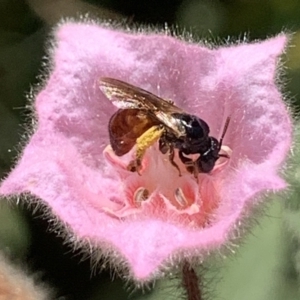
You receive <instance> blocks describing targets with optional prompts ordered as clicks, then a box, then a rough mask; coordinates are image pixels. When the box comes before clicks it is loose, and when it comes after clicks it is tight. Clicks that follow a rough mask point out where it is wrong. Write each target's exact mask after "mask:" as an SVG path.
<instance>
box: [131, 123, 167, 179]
mask: <svg viewBox="0 0 300 300" xmlns="http://www.w3.org/2000/svg"><path fill="white" fill-rule="evenodd" d="M163 132H164V128H163V127H162V126H159V125H158V126H152V127H151V128H149V129H148V130H147V131H145V132H144V133H143V134H142V135H141V136H140V137H138V138H137V140H136V153H135V159H134V160H132V161H131V162H130V163H129V165H128V166H127V169H128V170H129V171H131V172H137V173H138V174H139V175H141V174H140V170H141V167H142V159H143V156H144V155H145V152H146V150H147V149H148V148H149V147H150V146H152V145H153V144H154V143H155V142H156V141H157V140H158V139H159V138H160V137H161V135H162V134H163Z"/></svg>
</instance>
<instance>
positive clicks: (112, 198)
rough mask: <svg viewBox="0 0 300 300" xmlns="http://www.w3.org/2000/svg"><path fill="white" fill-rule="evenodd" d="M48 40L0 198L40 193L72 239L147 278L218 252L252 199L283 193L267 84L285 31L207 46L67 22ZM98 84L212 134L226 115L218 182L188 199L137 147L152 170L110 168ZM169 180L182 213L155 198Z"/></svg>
mask: <svg viewBox="0 0 300 300" xmlns="http://www.w3.org/2000/svg"><path fill="white" fill-rule="evenodd" d="M55 38H56V44H55V46H53V51H52V55H51V56H52V57H51V61H52V63H53V66H52V68H51V72H50V75H49V79H48V80H47V82H46V84H45V86H44V88H43V89H42V90H41V91H40V92H39V93H38V95H37V96H36V100H35V102H34V109H35V110H36V113H37V116H38V126H37V129H36V132H35V133H34V134H33V136H32V137H31V139H30V141H29V143H28V145H27V146H26V147H25V149H24V152H23V154H22V156H21V158H20V160H19V162H18V164H17V165H16V167H15V169H14V170H13V171H12V172H11V173H10V175H9V176H8V177H7V178H6V179H5V180H4V181H3V183H2V185H1V188H0V193H1V194H2V195H6V196H8V195H14V194H20V193H27V192H29V193H31V194H33V195H35V196H37V197H39V198H40V199H41V200H42V201H43V202H45V203H46V204H47V205H48V206H49V207H50V208H51V210H52V212H53V214H54V215H56V216H58V217H59V219H60V220H61V221H62V222H63V223H64V224H67V225H68V228H70V229H71V230H72V232H73V233H74V235H75V236H76V239H78V240H82V239H83V240H86V241H89V242H90V243H91V244H92V245H93V246H95V249H98V248H100V249H101V251H102V253H103V255H108V256H110V257H111V261H112V263H115V264H118V263H119V262H120V259H121V260H122V262H126V266H127V267H128V268H129V272H130V275H131V276H133V277H134V278H136V279H138V280H148V279H150V278H151V277H153V276H158V275H159V270H161V268H162V267H163V266H164V264H172V263H174V262H176V261H177V260H180V259H181V258H182V257H185V258H189V257H193V256H199V255H200V258H201V257H202V256H201V255H203V254H205V253H206V252H208V251H211V250H214V249H219V248H220V247H221V246H223V245H224V244H226V243H227V242H228V240H229V238H230V237H232V234H233V231H234V230H235V228H236V226H237V224H238V222H239V221H240V220H241V219H242V218H243V216H244V215H247V214H248V212H249V207H251V206H253V205H254V204H256V203H257V202H258V199H259V196H261V195H262V194H264V193H265V192H268V191H278V190H281V189H283V188H285V187H286V183H285V182H284V180H283V179H281V178H280V177H279V175H278V173H279V169H280V166H281V165H282V163H283V161H284V159H285V157H286V156H287V153H288V151H289V147H290V144H291V121H290V117H289V114H288V112H287V109H286V107H285V105H284V103H283V101H282V95H281V94H280V92H279V90H278V88H277V86H276V84H275V79H276V70H277V67H278V66H277V63H278V57H279V55H280V54H281V53H282V51H283V50H284V47H285V44H286V39H287V38H286V37H285V36H284V35H279V36H277V37H275V38H272V39H269V40H267V41H264V42H258V43H253V44H240V45H233V46H230V47H229V46H227V47H220V48H218V49H213V50H211V49H208V48H205V47H202V46H199V45H196V44H189V43H186V42H183V41H181V40H177V39H175V38H173V37H169V36H165V35H161V34H150V33H149V34H145V33H135V34H131V33H125V32H121V31H117V30H112V29H108V28H102V27H100V26H98V25H95V24H76V23H66V24H64V25H62V26H61V27H59V28H58V29H57V31H56V33H55ZM101 77H113V78H117V79H121V80H124V81H127V82H130V83H131V84H134V85H136V86H139V87H142V88H144V89H146V90H149V91H151V92H153V93H155V94H157V95H159V96H162V97H163V98H166V99H172V100H174V101H175V103H176V104H177V105H178V106H180V107H182V108H183V109H185V110H186V111H187V112H190V113H193V114H196V115H198V116H199V117H201V118H203V119H204V120H205V121H206V122H207V123H208V124H209V126H210V129H211V135H212V136H215V137H217V138H218V137H219V135H220V132H221V131H222V126H223V124H224V122H225V119H226V118H227V117H228V116H230V117H231V123H230V125H229V129H228V133H227V134H226V137H225V140H224V144H225V145H228V146H229V147H230V148H231V149H232V155H231V158H230V160H229V162H228V164H227V165H226V166H225V167H222V170H221V172H220V173H218V174H217V173H216V174H215V175H214V174H201V175H200V182H201V183H202V185H201V184H200V186H199V195H196V194H197V192H194V191H195V186H196V187H197V184H196V183H193V182H194V181H193V178H192V175H185V176H183V177H182V178H179V177H178V173H175V171H174V170H173V169H172V168H173V167H172V166H169V165H168V164H166V165H165V164H164V163H162V161H163V160H162V158H160V157H162V155H161V154H158V155H157V154H155V153H158V151H157V150H149V151H148V154H147V157H148V159H149V161H150V162H151V163H150V164H149V166H147V167H146V171H145V175H144V176H141V178H140V177H139V176H138V175H137V174H133V173H130V174H128V172H127V173H126V172H124V166H125V165H126V163H127V161H126V160H128V157H127V158H126V157H124V158H123V157H122V158H120V162H118V161H114V160H113V159H112V161H111V162H110V163H109V162H108V157H106V158H104V156H103V151H104V149H105V147H106V146H107V145H108V144H109V136H108V130H107V126H108V121H109V119H110V117H111V115H112V114H113V112H114V111H116V108H115V107H114V106H113V105H112V104H111V102H110V101H108V100H107V99H106V97H105V96H104V95H103V93H102V92H101V91H100V89H99V79H100V78H101ZM155 151H156V152H155ZM105 155H107V154H105ZM155 161H157V162H155ZM155 163H157V166H156V167H157V169H151V168H154V167H153V165H154V164H155ZM118 164H119V165H118ZM122 166H123V167H122ZM122 168H123V169H122ZM122 170H123V171H122ZM151 170H152V171H151ZM153 170H156V175H155V174H152V173H153ZM157 170H159V171H157ZM147 172H148V173H147ZM151 172H152V173H151ZM154 173H155V172H154ZM126 174H127V175H126ZM168 176H171V177H168ZM186 176H190V177H186ZM168 178H169V179H170V178H172V180H171V181H170V180H169V181H168ZM185 178H188V179H185ZM155 180H156V181H155ZM172 183H173V184H174V189H175V188H177V187H178V186H180V187H182V190H184V194H188V195H190V196H189V197H190V198H188V199H191V200H188V205H187V207H186V208H184V209H183V210H182V211H180V209H179V208H178V207H177V208H176V204H175V205H174V202H172V201H171V196H168V197H167V196H166V194H168V189H171V188H172ZM144 185H147V188H149V189H150V188H151V189H152V190H151V191H152V194H151V195H152V196H151V197H150V199H149V200H147V201H145V203H142V204H141V205H136V206H135V207H129V206H130V205H132V203H131V204H130V203H129V202H128V197H129V196H128V193H131V195H134V191H135V190H134V189H137V188H139V187H143V186H144ZM169 186H170V188H169ZM133 187H134V189H133V190H132V191H131V192H130V188H133ZM196 189H197V188H196ZM162 191H163V193H162ZM172 193H173V192H172ZM172 193H171V194H172ZM191 195H194V196H191ZM130 197H131V198H134V196H130ZM130 197H129V198H130ZM193 197H194V199H193ZM197 197H198V198H197ZM169 200H170V201H169ZM210 202H211V203H210ZM172 203H173V204H172ZM201 203H202V204H201ZM210 205H212V208H209V207H210ZM197 207H198V208H200V211H201V210H202V213H203V211H204V212H205V213H208V211H209V214H210V215H209V217H208V218H205V220H204V221H203V222H202V221H201V222H202V223H201V226H200V225H199V224H200V223H198V225H197V226H194V225H192V220H193V214H195V215H196V214H197V213H199V212H197V209H195V208H197ZM193 209H195V210H193ZM174 212H176V218H175V217H174V218H173V215H174ZM118 216H119V217H118ZM197 216H198V218H200V216H199V214H198V215H197ZM202 217H203V215H202ZM70 238H71V237H70ZM116 253H117V254H116ZM183 254H184V255H183Z"/></svg>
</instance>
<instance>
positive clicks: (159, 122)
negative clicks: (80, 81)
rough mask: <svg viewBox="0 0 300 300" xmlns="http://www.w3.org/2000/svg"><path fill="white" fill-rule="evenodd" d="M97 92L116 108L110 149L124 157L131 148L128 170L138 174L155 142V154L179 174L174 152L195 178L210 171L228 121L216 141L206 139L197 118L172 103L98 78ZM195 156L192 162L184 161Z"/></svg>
mask: <svg viewBox="0 0 300 300" xmlns="http://www.w3.org/2000/svg"><path fill="white" fill-rule="evenodd" d="M100 89H101V90H102V92H103V93H104V95H105V96H106V97H107V98H108V99H109V100H110V101H112V103H113V104H114V105H115V106H116V107H118V108H119V110H117V112H116V113H114V114H113V115H112V117H111V118H110V121H109V125H108V130H109V137H110V145H111V147H112V149H113V151H114V153H115V154H116V155H117V156H122V155H124V154H126V153H128V152H129V151H130V150H131V149H132V148H133V147H134V146H135V145H136V152H135V158H134V160H132V161H131V162H130V163H129V165H128V170H129V171H132V172H138V174H140V170H141V167H142V159H143V156H144V154H145V152H146V150H147V149H148V148H149V147H150V146H152V145H153V144H154V143H155V142H157V141H158V144H159V150H160V151H161V152H162V153H163V154H167V153H168V157H169V161H170V163H171V164H172V165H173V166H174V167H175V168H176V169H177V170H178V172H179V176H181V170H180V168H179V166H178V165H177V164H176V162H175V161H174V157H175V149H177V150H178V156H179V159H180V160H181V161H182V163H183V164H184V165H185V166H186V169H187V171H188V172H190V173H192V174H194V176H195V177H196V178H197V176H198V174H199V173H209V172H211V171H212V170H213V168H214V166H215V163H216V161H217V160H218V159H219V158H220V157H226V158H229V156H228V155H226V154H220V150H221V146H222V142H223V138H224V136H225V133H226V131H227V128H228V125H229V121H230V118H229V117H228V118H227V120H226V122H225V126H224V129H223V133H222V135H221V138H220V140H219V141H218V140H217V139H216V138H214V137H213V136H210V135H209V131H210V129H209V126H208V125H207V123H206V122H205V121H204V120H202V119H200V118H199V117H198V116H195V115H192V114H189V113H187V112H185V111H184V110H182V109H181V108H179V107H177V106H176V105H175V104H174V103H173V102H172V101H168V100H165V99H162V98H160V97H158V96H156V95H154V94H152V93H150V92H148V91H146V90H143V89H141V88H139V87H136V86H133V85H131V84H129V83H126V82H124V81H121V80H118V79H114V78H108V77H105V78H101V79H100ZM191 154H199V157H198V158H197V159H195V160H193V159H191V158H190V157H188V155H191Z"/></svg>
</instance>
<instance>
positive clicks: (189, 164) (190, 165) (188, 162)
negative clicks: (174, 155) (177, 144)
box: [178, 151, 195, 174]
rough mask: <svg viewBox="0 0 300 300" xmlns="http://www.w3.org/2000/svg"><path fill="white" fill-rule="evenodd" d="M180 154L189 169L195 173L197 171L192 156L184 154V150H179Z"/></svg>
mask: <svg viewBox="0 0 300 300" xmlns="http://www.w3.org/2000/svg"><path fill="white" fill-rule="evenodd" d="M178 155H179V158H180V160H181V161H182V162H183V163H184V164H185V167H186V169H187V171H188V172H190V173H192V174H194V173H195V163H194V161H193V160H192V159H191V158H188V157H186V156H184V155H183V152H182V151H179V153H178Z"/></svg>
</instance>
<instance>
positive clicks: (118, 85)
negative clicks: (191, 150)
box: [100, 77, 185, 135]
mask: <svg viewBox="0 0 300 300" xmlns="http://www.w3.org/2000/svg"><path fill="white" fill-rule="evenodd" d="M100 89H101V90H102V92H103V93H104V94H105V96H106V97H107V98H108V99H109V100H110V101H112V102H113V104H114V105H115V106H116V107H118V108H120V109H143V110H147V111H148V112H149V113H151V114H152V115H153V116H155V117H156V118H157V119H158V120H159V121H160V122H162V123H163V124H164V125H166V126H167V127H169V128H170V129H171V130H173V131H174V132H175V133H176V134H178V135H180V134H181V133H182V130H183V129H182V128H181V126H180V123H179V121H178V119H176V118H174V117H172V114H173V113H185V112H184V111H183V110H182V109H180V108H179V107H177V106H176V105H174V104H173V102H172V101H167V100H164V99H162V98H160V97H158V96H156V95H154V94H152V93H150V92H148V91H145V90H143V89H141V88H139V87H136V86H133V85H131V84H129V83H126V82H124V81H121V80H118V79H114V78H108V77H105V78H101V79H100Z"/></svg>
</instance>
